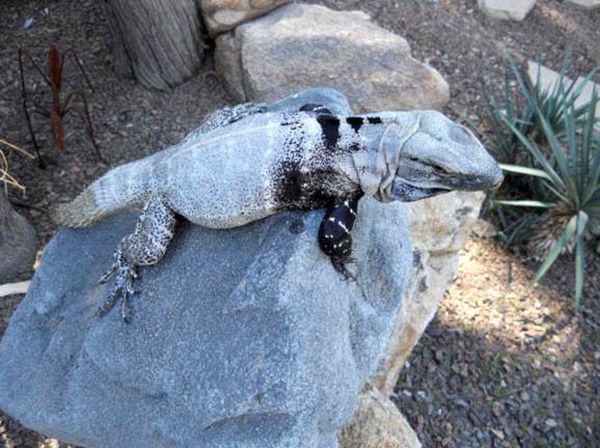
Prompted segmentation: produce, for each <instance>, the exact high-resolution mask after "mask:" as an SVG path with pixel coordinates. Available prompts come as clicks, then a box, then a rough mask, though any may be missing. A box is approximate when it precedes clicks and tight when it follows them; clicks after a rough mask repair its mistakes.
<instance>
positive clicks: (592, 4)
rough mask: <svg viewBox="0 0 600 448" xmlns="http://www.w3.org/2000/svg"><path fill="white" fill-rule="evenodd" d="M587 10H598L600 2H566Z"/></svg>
mask: <svg viewBox="0 0 600 448" xmlns="http://www.w3.org/2000/svg"><path fill="white" fill-rule="evenodd" d="M568 1H569V2H571V3H575V4H577V5H579V6H583V7H584V8H587V9H595V8H600V0H568Z"/></svg>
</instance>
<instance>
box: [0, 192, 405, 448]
mask: <svg viewBox="0 0 600 448" xmlns="http://www.w3.org/2000/svg"><path fill="white" fill-rule="evenodd" d="M359 211H360V213H359V218H358V220H357V223H356V227H355V252H356V258H357V259H358V260H359V261H358V263H357V266H356V268H357V270H358V278H359V280H358V282H357V283H348V282H343V281H341V280H340V277H339V274H337V273H336V272H335V271H334V270H333V268H332V267H331V265H330V262H329V260H328V259H327V257H325V256H324V255H323V254H322V253H321V252H320V250H319V248H318V244H317V242H316V235H317V229H318V226H319V224H320V221H321V219H322V215H323V213H322V212H321V211H315V212H310V213H300V212H298V213H284V214H279V215H276V216H274V217H271V218H269V219H266V220H263V221H260V222H257V223H255V224H253V225H249V226H245V227H242V228H237V229H232V230H227V231H219V230H210V229H206V228H202V227H199V226H191V225H183V226H181V228H179V231H178V236H177V238H176V239H175V241H174V243H173V245H172V247H171V248H170V250H169V251H168V253H167V255H166V257H165V259H164V260H163V261H162V262H161V263H160V264H159V265H157V266H156V267H153V268H148V269H145V270H144V271H143V272H142V275H141V281H140V286H141V287H142V288H143V292H142V293H141V294H140V295H139V296H136V297H135V299H134V303H133V305H134V315H133V322H132V323H131V324H129V325H126V324H124V323H123V322H122V321H121V320H120V318H119V315H118V310H113V311H112V312H111V313H110V314H109V315H107V316H106V317H104V318H102V319H99V318H97V317H95V316H94V310H95V309H96V307H97V306H98V305H99V304H100V303H101V302H102V300H103V297H104V296H105V294H106V288H105V287H104V286H102V285H97V284H96V280H97V279H98V278H99V276H100V275H101V274H102V272H103V271H104V269H105V268H106V267H107V264H108V262H109V261H110V257H111V252H112V250H113V249H114V247H116V244H117V242H118V240H119V238H121V237H122V236H123V235H124V234H126V233H128V232H129V231H131V229H132V227H133V225H134V222H135V217H134V216H133V215H122V216H118V217H116V218H113V219H111V220H109V221H106V222H104V223H102V224H100V225H98V226H96V227H94V228H91V229H87V230H70V229H63V230H61V231H60V232H59V233H58V235H57V236H56V237H55V238H54V239H53V240H52V242H51V243H50V244H49V246H48V247H47V249H46V251H45V253H44V256H43V260H42V264H41V267H40V269H39V270H38V272H37V273H36V276H35V277H34V280H33V283H32V285H31V288H30V290H29V293H28V294H27V296H26V297H25V298H24V300H23V302H22V303H21V304H20V306H19V308H18V309H17V311H16V312H15V314H14V316H13V317H12V319H11V322H10V325H9V327H8V330H7V332H6V334H5V336H4V338H3V339H2V342H1V343H0V408H2V409H3V410H4V411H5V412H6V413H8V414H10V415H12V416H14V417H16V418H18V419H19V420H20V421H21V422H22V423H23V424H24V425H26V426H28V427H31V428H34V429H36V430H37V431H40V432H42V433H45V434H48V435H52V436H55V437H58V438H59V439H61V440H64V441H67V442H71V443H75V444H78V445H83V446H86V447H131V446H144V447H166V446H168V447H194V446H196V447H206V448H210V447H220V448H226V447H257V448H258V447H260V448H269V447H311V448H314V447H323V448H325V447H327V448H331V447H335V446H337V442H336V431H337V430H338V429H339V428H340V427H341V426H342V425H343V424H344V423H346V422H347V421H348V420H349V419H350V417H351V416H352V413H353V410H354V407H355V404H356V400H357V396H358V394H359V391H360V390H361V388H362V386H363V383H364V381H365V380H366V379H367V378H368V377H369V376H370V375H371V374H372V373H373V371H374V368H375V366H376V364H377V358H378V355H379V353H380V351H381V350H382V348H383V346H384V345H385V343H386V340H387V336H388V335H389V333H390V329H391V326H392V322H393V321H394V320H395V318H396V312H397V310H398V308H399V306H400V303H401V301H402V296H403V294H402V293H403V289H404V285H405V283H406V280H407V277H408V272H409V269H410V264H411V256H410V247H409V242H408V235H407V224H406V215H405V211H404V206H403V205H402V204H386V205H384V204H380V203H377V202H376V201H374V200H372V199H366V200H363V201H361V204H360V209H359Z"/></svg>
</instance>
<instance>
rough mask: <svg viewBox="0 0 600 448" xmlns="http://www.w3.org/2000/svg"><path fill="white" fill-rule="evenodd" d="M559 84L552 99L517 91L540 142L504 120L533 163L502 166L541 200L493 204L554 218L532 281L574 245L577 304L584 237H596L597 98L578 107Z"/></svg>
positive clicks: (599, 205)
mask: <svg viewBox="0 0 600 448" xmlns="http://www.w3.org/2000/svg"><path fill="white" fill-rule="evenodd" d="M593 73H594V72H592V74H593ZM563 74H564V73H563ZM587 79H589V76H588V78H587ZM558 84H559V85H558V86H557V87H556V88H554V89H553V92H555V93H556V95H555V97H554V98H553V99H551V100H549V99H548V98H547V97H541V96H539V95H538V94H537V93H531V92H529V91H528V90H524V89H525V88H524V87H522V90H521V92H522V93H523V94H524V95H526V99H527V100H528V101H529V102H531V104H533V106H534V110H535V122H539V126H540V128H541V134H540V136H542V137H543V138H538V139H532V137H531V134H530V135H529V136H528V135H526V134H525V133H524V132H523V131H522V129H520V128H519V127H518V126H516V125H515V124H514V123H511V121H510V120H509V119H508V118H507V119H505V123H506V125H507V126H508V127H509V129H510V130H511V131H512V132H513V133H514V135H515V136H516V137H517V138H518V140H519V142H520V144H521V145H522V147H523V148H524V149H525V151H526V152H527V153H528V155H529V156H530V157H531V158H532V161H533V163H532V164H531V165H532V166H517V165H504V166H503V168H504V170H505V171H508V172H509V173H515V174H519V175H525V176H528V177H529V178H530V179H531V180H532V181H533V182H534V183H536V184H537V185H539V186H540V187H541V188H540V189H539V190H538V191H539V195H538V196H536V197H535V198H534V199H525V200H523V199H517V200H505V201H496V204H499V205H510V206H521V207H527V208H532V207H535V208H539V209H541V210H546V211H547V212H546V213H545V214H544V217H545V218H548V219H554V220H555V222H556V223H558V224H559V225H560V226H561V227H562V228H561V234H560V237H559V238H558V239H556V240H555V241H554V242H553V243H552V245H551V247H550V249H549V251H548V252H547V254H546V256H545V260H544V262H543V263H542V266H541V267H540V268H539V270H538V271H537V273H536V274H535V276H534V281H538V280H539V279H541V278H542V277H543V276H544V274H545V273H546V272H547V271H548V269H549V268H550V266H552V264H553V263H554V262H555V261H556V259H557V258H558V256H559V255H560V254H561V253H562V252H564V251H565V249H568V248H569V245H570V243H571V242H573V241H574V246H575V301H576V304H577V305H579V303H580V301H581V298H582V295H583V284H584V275H585V250H586V247H585V246H586V241H585V237H586V236H590V235H592V236H597V235H600V138H598V136H597V135H596V132H597V131H595V130H594V126H595V125H596V124H597V123H598V120H597V119H596V118H595V112H596V106H597V104H598V93H597V92H594V94H593V95H592V99H591V101H590V102H589V103H587V104H585V105H583V106H580V107H576V106H575V104H574V100H575V98H576V97H577V96H578V95H576V96H574V95H568V94H567V93H566V92H567V90H568V89H569V88H571V89H570V91H571V92H575V93H577V92H580V91H581V88H579V87H578V88H577V89H576V90H573V86H572V84H570V85H569V86H567V87H564V86H563V85H562V84H561V83H558ZM536 90H537V89H536ZM542 100H543V101H544V103H542V102H541V101H542ZM544 106H545V108H544ZM546 114H549V115H548V116H547V115H546ZM553 120H555V121H553ZM533 128H534V129H535V128H536V127H535V126H534V127H533Z"/></svg>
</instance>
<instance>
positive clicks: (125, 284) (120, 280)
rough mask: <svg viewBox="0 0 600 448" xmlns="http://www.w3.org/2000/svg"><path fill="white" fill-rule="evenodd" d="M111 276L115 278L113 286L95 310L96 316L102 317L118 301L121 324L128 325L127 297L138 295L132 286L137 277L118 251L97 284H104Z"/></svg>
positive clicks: (130, 265) (133, 269)
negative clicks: (102, 302)
mask: <svg viewBox="0 0 600 448" xmlns="http://www.w3.org/2000/svg"><path fill="white" fill-rule="evenodd" d="M113 275H114V276H115V279H114V286H113V288H112V290H111V291H110V293H109V295H108V297H107V299H106V301H105V302H104V304H103V305H102V306H101V307H99V308H98V309H97V310H96V315H97V316H99V317H102V316H104V315H105V314H107V313H108V312H109V311H110V310H111V309H112V308H113V307H114V306H115V305H116V304H117V302H119V300H120V301H121V318H122V319H123V322H125V323H129V321H130V318H129V314H130V310H129V297H130V296H132V295H135V294H138V293H139V292H140V289H137V288H134V286H133V281H134V280H135V279H136V278H137V277H138V275H137V272H136V271H135V267H134V266H133V265H132V264H131V263H130V262H129V261H127V259H126V258H125V257H124V256H123V254H122V252H121V251H120V250H117V251H116V252H115V259H114V262H113V264H112V266H111V267H110V268H109V269H108V271H107V272H106V273H105V274H104V275H103V276H102V277H101V278H100V280H99V282H98V283H106V282H107V281H108V280H109V279H110V278H111V277H112V276H113Z"/></svg>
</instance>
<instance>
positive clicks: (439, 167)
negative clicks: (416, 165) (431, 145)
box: [430, 163, 452, 176]
mask: <svg viewBox="0 0 600 448" xmlns="http://www.w3.org/2000/svg"><path fill="white" fill-rule="evenodd" d="M430 165H431V168H433V171H435V173H436V174H439V175H440V176H449V175H451V174H452V171H450V170H449V169H448V168H446V167H444V166H442V165H438V164H437V163H432V164H430Z"/></svg>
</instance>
